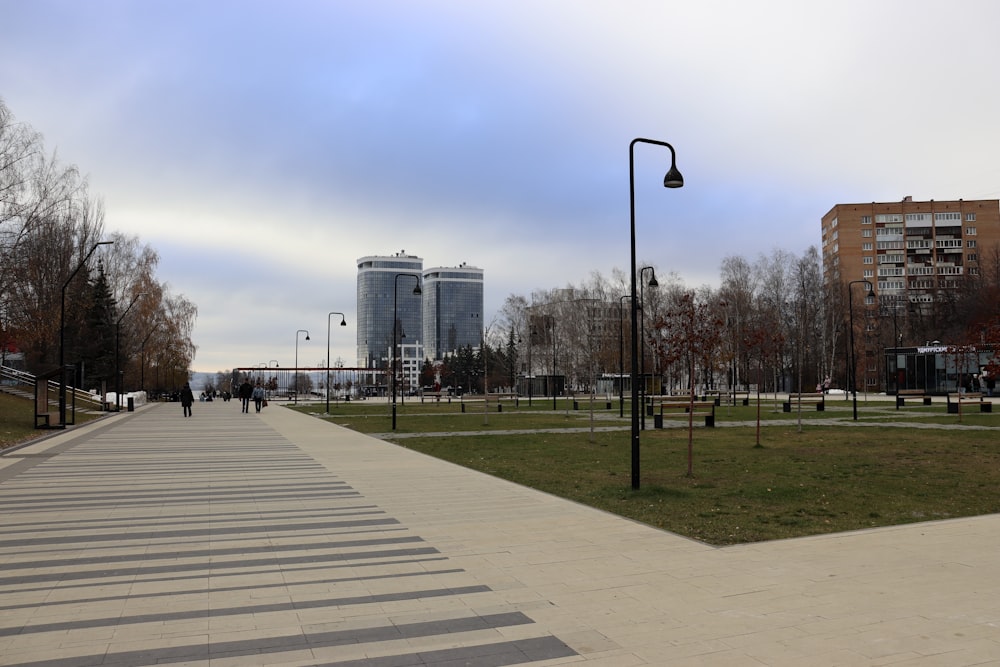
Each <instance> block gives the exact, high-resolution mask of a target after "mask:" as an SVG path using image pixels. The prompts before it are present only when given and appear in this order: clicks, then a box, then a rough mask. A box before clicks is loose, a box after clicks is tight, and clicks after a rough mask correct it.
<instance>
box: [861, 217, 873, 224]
mask: <svg viewBox="0 0 1000 667" xmlns="http://www.w3.org/2000/svg"><path fill="white" fill-rule="evenodd" d="M861 224H862V225H870V224H872V217H871V216H870V215H863V216H861Z"/></svg>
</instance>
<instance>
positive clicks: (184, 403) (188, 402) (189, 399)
mask: <svg viewBox="0 0 1000 667" xmlns="http://www.w3.org/2000/svg"><path fill="white" fill-rule="evenodd" d="M193 404H194V392H192V391H191V385H190V384H189V383H187V382H185V383H184V388H183V389H181V407H182V408H184V416H185V417H190V416H191V406H192V405H193Z"/></svg>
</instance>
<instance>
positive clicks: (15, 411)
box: [0, 392, 97, 449]
mask: <svg viewBox="0 0 1000 667" xmlns="http://www.w3.org/2000/svg"><path fill="white" fill-rule="evenodd" d="M96 418H97V415H93V414H88V413H83V412H80V411H79V410H77V412H76V423H77V424H83V423H85V422H87V421H90V420H91V419H96ZM50 432H51V431H43V430H39V429H36V428H35V406H34V403H33V402H32V401H31V400H29V399H26V398H21V397H20V396H13V395H11V394H5V393H3V392H0V449H6V448H7V447H11V446H13V445H18V444H20V443H22V442H27V441H28V440H31V439H33V438H37V437H39V436H42V435H45V434H46V433H50Z"/></svg>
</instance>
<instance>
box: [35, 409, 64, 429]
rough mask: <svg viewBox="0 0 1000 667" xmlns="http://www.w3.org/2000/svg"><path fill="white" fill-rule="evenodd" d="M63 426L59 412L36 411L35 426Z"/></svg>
mask: <svg viewBox="0 0 1000 667" xmlns="http://www.w3.org/2000/svg"><path fill="white" fill-rule="evenodd" d="M58 426H61V422H60V421H59V413H58V412H36V413H35V428H56V427H58Z"/></svg>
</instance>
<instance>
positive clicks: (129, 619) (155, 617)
mask: <svg viewBox="0 0 1000 667" xmlns="http://www.w3.org/2000/svg"><path fill="white" fill-rule="evenodd" d="M489 591H490V589H489V587H487V586H464V587H462V588H442V589H433V590H423V591H408V592H405V593H383V594H381V595H357V596H354V597H345V598H332V599H329V600H309V601H303V602H281V603H275V604H258V605H248V604H245V605H240V606H239V607H220V608H218V609H194V610H191V611H171V612H161V613H158V614H138V615H136V616H112V617H108V618H86V619H80V620H77V621H65V622H61V623H37V624H32V625H24V626H22V627H15V628H0V637H9V636H10V635H26V634H29V633H34V632H64V631H67V630H79V629H81V628H103V627H108V626H116V627H117V626H122V625H135V624H137V623H168V622H170V621H190V620H195V619H199V618H219V617H222V616H241V615H244V614H267V613H273V612H281V611H296V610H302V609H322V608H324V607H341V606H345V607H346V606H349V605H357V604H378V603H381V602H398V601H400V600H420V599H424V598H437V597H445V596H448V595H471V594H473V593H488V592H489Z"/></svg>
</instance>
